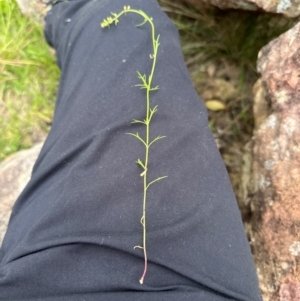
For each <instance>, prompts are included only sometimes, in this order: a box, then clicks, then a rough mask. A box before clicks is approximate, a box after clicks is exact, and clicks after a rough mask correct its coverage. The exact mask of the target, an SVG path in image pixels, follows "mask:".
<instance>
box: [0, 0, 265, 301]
mask: <svg viewBox="0 0 300 301" xmlns="http://www.w3.org/2000/svg"><path fill="white" fill-rule="evenodd" d="M124 5H126V6H127V5H129V6H130V7H131V8H132V9H142V10H143V11H145V12H146V13H147V14H148V15H149V16H151V17H152V18H153V22H154V24H155V27H156V34H159V35H160V46H159V49H158V53H157V57H156V58H155V59H156V60H157V61H156V69H155V73H154V77H153V86H154V87H155V86H156V85H159V88H160V89H159V90H157V91H153V92H151V108H153V107H154V106H156V105H157V106H158V111H157V112H156V113H155V115H154V116H153V119H152V120H151V124H150V139H154V138H155V137H157V136H158V135H162V136H166V138H164V139H162V140H161V141H158V142H157V143H155V144H153V146H151V149H150V151H149V165H148V170H147V177H148V181H149V182H150V181H151V180H154V179H156V178H157V177H158V176H167V178H165V179H163V180H162V181H159V182H157V183H154V184H153V186H152V185H151V187H149V189H148V190H147V207H146V215H147V223H146V229H147V255H148V270H147V274H146V277H145V280H144V284H143V285H141V284H140V283H139V279H140V277H141V275H142V272H143V269H144V254H143V250H141V249H139V248H137V249H134V247H135V246H137V245H142V244H143V241H142V238H143V227H142V224H141V223H140V221H141V216H142V214H143V212H142V209H143V195H144V194H143V192H144V188H143V185H144V183H143V181H144V177H143V176H140V173H141V169H140V167H139V166H138V165H137V164H136V163H135V161H136V160H137V159H138V158H143V156H144V153H145V147H144V145H143V143H141V142H140V141H138V140H137V139H135V138H134V137H131V136H130V135H126V134H127V133H137V132H138V133H140V136H141V137H145V128H146V127H145V125H144V124H140V123H136V124H132V123H131V122H132V120H133V119H139V120H143V119H144V118H145V114H146V102H145V97H146V93H145V90H143V89H139V87H136V86H135V85H136V84H140V80H139V79H138V78H137V71H139V72H141V74H147V75H149V74H150V73H151V68H152V65H153V59H154V58H153V48H152V47H153V44H152V36H151V27H150V26H149V24H145V25H143V26H141V27H136V26H135V25H137V24H139V23H141V22H142V21H143V18H141V17H140V16H139V15H137V14H134V13H127V14H126V15H123V16H122V17H121V18H120V22H119V23H118V26H114V25H111V26H110V28H104V29H102V28H101V27H100V23H101V22H102V21H103V19H105V18H107V17H108V16H110V13H111V12H116V13H118V12H120V11H121V10H123V7H124ZM45 33H46V37H47V40H48V42H49V43H50V44H51V45H52V46H53V47H54V48H55V49H56V53H57V60H58V64H59V67H60V68H61V71H62V75H61V80H60V87H59V91H58V95H57V104H56V110H55V116H54V121H53V126H52V129H51V131H50V133H49V136H48V138H47V140H46V142H45V145H44V147H43V149H42V151H41V154H40V156H39V158H38V160H37V162H36V164H35V166H34V170H33V173H32V179H31V181H30V182H29V184H28V185H27V187H26V189H25V190H24V192H23V193H22V194H21V196H20V197H19V199H18V200H17V202H16V204H15V206H14V208H13V213H12V216H11V220H10V223H9V227H8V231H7V234H6V236H5V239H4V242H3V246H2V249H1V257H0V260H1V262H0V300H18V299H21V300H26V299H28V300H38V299H40V298H43V300H48V299H49V300H156V301H159V300H172V301H177V300H178V301H179V300H180V301H181V300H205V301H209V300H247V301H250V300H260V296H259V291H258V285H257V279H256V276H255V272H254V267H253V262H252V259H251V254H250V248H249V245H248V242H247V240H246V237H245V233H244V229H243V225H242V222H241V218H240V214H239V211H238V208H237V205H236V200H235V198H234V195H233V192H232V189H231V186H230V183H229V180H228V176H227V173H226V170H225V167H224V164H223V162H222V160H221V158H220V155H219V152H218V150H217V148H216V145H215V143H214V139H213V137H212V135H211V133H210V130H209V128H208V122H207V114H206V110H205V108H204V106H203V105H202V103H201V102H200V100H199V98H198V96H197V94H196V92H195V90H194V89H193V87H192V84H191V81H190V78H189V73H188V70H187V69H186V67H185V64H184V61H183V58H182V53H181V47H180V41H179V37H178V33H177V30H176V28H175V26H174V25H173V24H172V22H171V21H170V20H169V19H168V17H167V16H166V15H165V14H164V13H163V12H162V10H161V9H160V7H159V6H158V4H157V2H156V1H155V0H126V1H125V0H110V1H108V0H102V1H101V0H99V1H92V0H91V1H87V0H73V1H67V2H62V3H58V4H56V5H55V6H54V7H53V9H52V10H51V11H50V12H49V14H48V16H47V18H46V28H45ZM142 222H143V220H142Z"/></svg>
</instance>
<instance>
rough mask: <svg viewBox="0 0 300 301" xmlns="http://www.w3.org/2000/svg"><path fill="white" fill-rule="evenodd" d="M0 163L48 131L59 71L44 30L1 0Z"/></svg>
mask: <svg viewBox="0 0 300 301" xmlns="http://www.w3.org/2000/svg"><path fill="white" fill-rule="evenodd" d="M0 28H1V34H0V116H1V120H0V160H2V159H4V158H5V157H6V156H8V155H9V154H11V153H14V152H16V151H18V150H20V149H23V148H27V147H30V146H31V145H32V144H33V143H34V142H36V141H37V140H39V137H40V136H41V135H43V133H46V132H47V131H48V130H49V125H50V124H51V119H52V114H53V107H54V101H55V93H56V89H57V85H58V78H59V70H58V68H57V66H56V64H55V57H54V56H53V55H51V51H50V48H49V46H47V44H46V42H45V39H44V34H43V31H42V28H41V26H39V25H37V24H35V23H34V22H32V21H31V20H29V19H28V18H27V17H24V16H23V15H22V14H21V13H20V11H19V8H18V6H17V4H16V3H15V1H14V0H9V1H8V0H0Z"/></svg>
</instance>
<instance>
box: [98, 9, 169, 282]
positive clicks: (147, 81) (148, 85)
mask: <svg viewBox="0 0 300 301" xmlns="http://www.w3.org/2000/svg"><path fill="white" fill-rule="evenodd" d="M127 13H134V14H138V15H140V16H141V17H143V22H142V23H141V24H139V25H137V27H138V26H142V25H144V24H146V23H149V24H150V26H151V37H152V47H153V50H152V53H151V54H150V59H151V60H152V61H153V63H152V68H151V71H150V74H149V75H148V76H147V75H146V74H141V73H140V72H139V71H137V74H138V78H139V79H140V81H141V82H140V84H138V85H136V86H137V87H140V89H145V91H146V117H145V119H144V120H137V119H134V120H133V121H132V123H139V124H143V125H144V126H145V137H144V138H142V137H141V136H140V134H139V133H128V134H129V135H131V136H133V137H135V138H136V139H138V140H139V141H140V142H141V143H142V144H143V145H144V146H145V159H144V160H141V159H137V161H136V163H137V164H138V166H139V167H140V168H141V169H142V173H141V174H140V176H141V177H142V178H143V186H144V193H143V214H142V217H141V224H142V226H143V244H142V246H135V247H134V248H135V249H136V248H139V249H142V250H143V252H144V272H143V274H142V277H141V278H140V283H141V284H143V282H144V279H145V275H146V273H147V264H148V261H147V247H146V238H147V235H146V234H147V231H146V230H147V228H146V203H147V191H148V189H149V188H150V186H151V185H152V184H154V183H155V182H158V181H160V180H162V179H164V178H166V176H163V177H158V178H156V179H154V180H152V181H148V179H147V173H148V163H149V150H150V147H151V146H152V145H153V144H154V143H155V142H157V141H158V140H161V139H163V138H165V136H157V137H156V138H154V139H153V140H150V123H151V120H152V118H153V116H154V114H155V113H156V112H157V106H155V107H153V108H151V106H150V94H151V92H153V91H157V90H159V87H158V86H156V87H153V86H152V81H153V76H154V71H155V67H156V62H157V52H158V48H159V45H160V43H159V35H157V36H156V34H155V25H154V23H153V19H152V18H151V17H149V16H148V15H147V14H146V13H145V12H144V11H142V10H136V9H131V8H130V6H124V8H123V10H122V11H121V12H120V13H118V14H117V13H111V15H112V16H110V17H107V18H106V19H104V20H103V22H102V23H101V27H102V28H105V27H109V26H110V25H111V24H115V25H117V24H118V23H119V18H120V17H121V16H122V15H126V14H127Z"/></svg>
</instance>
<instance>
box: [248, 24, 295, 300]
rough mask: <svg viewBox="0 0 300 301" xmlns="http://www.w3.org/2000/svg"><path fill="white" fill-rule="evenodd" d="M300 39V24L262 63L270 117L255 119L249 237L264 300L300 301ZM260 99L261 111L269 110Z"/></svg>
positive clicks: (267, 51) (268, 50)
mask: <svg viewBox="0 0 300 301" xmlns="http://www.w3.org/2000/svg"><path fill="white" fill-rule="evenodd" d="M299 37H300V23H298V24H297V25H296V26H295V27H293V28H292V29H290V30H289V31H287V32H286V33H284V34H283V35H281V36H280V37H279V38H277V39H276V40H273V41H272V42H270V43H269V44H268V45H267V46H265V47H264V48H263V49H262V50H261V52H260V54H259V60H258V70H259V72H260V73H261V81H262V86H265V87H266V91H267V96H266V97H267V98H268V99H266V100H265V101H266V103H268V102H271V108H272V110H271V111H272V113H271V114H270V115H269V116H268V117H266V116H267V114H266V112H267V111H266V110H262V111H263V114H258V117H257V116H256V117H257V123H256V126H257V130H256V133H255V135H254V138H253V145H254V146H253V158H252V179H253V183H254V184H253V191H250V192H249V193H248V196H251V204H250V206H251V212H252V217H251V221H250V225H251V227H250V229H249V235H250V238H251V244H252V247H253V254H254V259H255V263H256V267H257V273H258V276H259V281H260V288H261V290H262V293H263V297H264V300H265V301H271V300H272V301H292V300H300V269H299V266H300V193H299V187H300V59H299V58H300V39H299ZM262 86H261V88H259V87H256V91H258V93H257V94H256V97H258V99H259V97H261V98H264V95H265V94H264V93H265V92H264V91H262V90H261V89H262ZM258 94H260V95H258ZM258 99H256V102H257V103H256V105H257V108H259V107H261V108H267V105H266V103H265V104H263V100H262V101H259V100H258ZM260 102H261V103H260ZM258 111H259V110H256V115H257V112H258ZM262 116H263V117H262Z"/></svg>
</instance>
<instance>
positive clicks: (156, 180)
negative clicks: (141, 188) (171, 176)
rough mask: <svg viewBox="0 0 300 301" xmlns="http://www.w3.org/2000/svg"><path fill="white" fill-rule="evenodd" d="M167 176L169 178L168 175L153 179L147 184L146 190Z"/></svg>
mask: <svg viewBox="0 0 300 301" xmlns="http://www.w3.org/2000/svg"><path fill="white" fill-rule="evenodd" d="M165 178H167V176H164V177H159V178H157V179H155V180H153V181H152V182H150V183H149V184H148V185H147V187H146V190H147V189H148V188H149V187H150V186H151V185H152V184H154V183H155V182H158V181H160V180H162V179H165Z"/></svg>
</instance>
